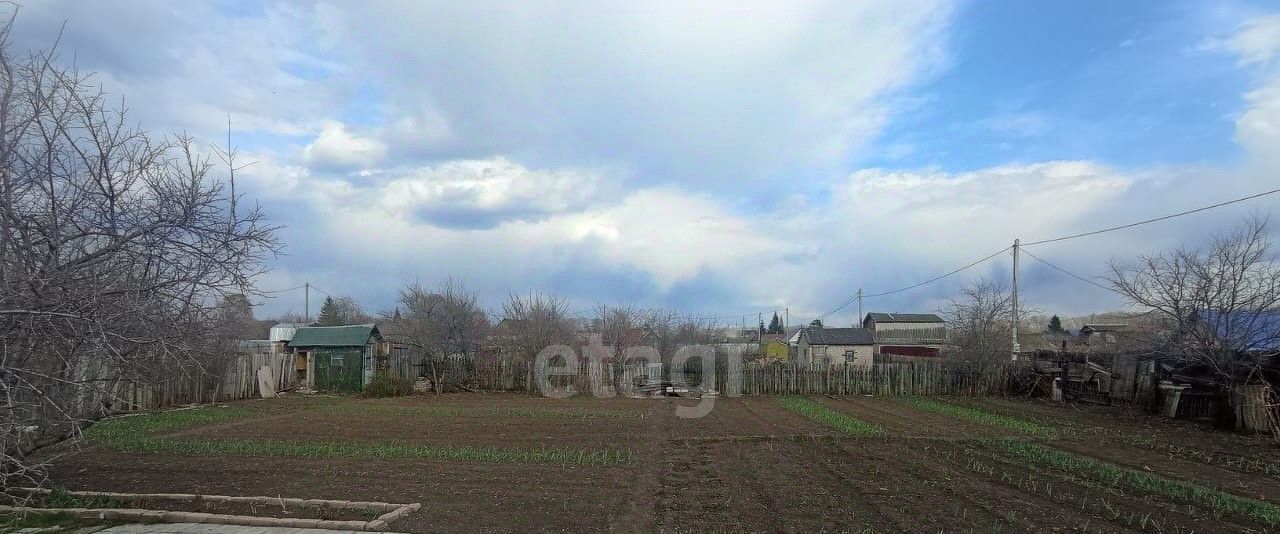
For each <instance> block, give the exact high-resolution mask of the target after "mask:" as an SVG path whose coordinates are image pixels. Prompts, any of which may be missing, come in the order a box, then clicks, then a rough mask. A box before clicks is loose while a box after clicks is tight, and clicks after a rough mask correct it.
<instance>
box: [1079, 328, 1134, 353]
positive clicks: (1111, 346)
mask: <svg viewBox="0 0 1280 534" xmlns="http://www.w3.org/2000/svg"><path fill="white" fill-rule="evenodd" d="M1128 327H1129V325H1127V324H1124V323H1092V324H1086V325H1084V326H1082V327H1080V339H1081V341H1083V342H1084V343H1085V344H1086V345H1088V346H1089V351H1090V352H1108V351H1112V350H1117V349H1119V348H1120V347H1121V345H1123V344H1124V343H1123V342H1124V341H1125V337H1126V336H1125V334H1126V330H1127V329H1128Z"/></svg>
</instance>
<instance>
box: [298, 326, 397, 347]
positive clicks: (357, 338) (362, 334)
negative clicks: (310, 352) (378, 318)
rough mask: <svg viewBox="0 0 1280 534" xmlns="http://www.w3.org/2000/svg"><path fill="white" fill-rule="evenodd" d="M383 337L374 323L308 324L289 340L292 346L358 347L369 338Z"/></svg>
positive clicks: (367, 341)
mask: <svg viewBox="0 0 1280 534" xmlns="http://www.w3.org/2000/svg"><path fill="white" fill-rule="evenodd" d="M370 337H374V338H378V339H381V338H382V333H381V332H379V331H378V327H377V326H375V325H372V324H359V325H350V326H308V327H304V328H299V329H298V330H297V332H295V333H294V334H293V339H292V340H291V341H289V346H290V347H358V346H363V345H365V344H367V343H369V338H370Z"/></svg>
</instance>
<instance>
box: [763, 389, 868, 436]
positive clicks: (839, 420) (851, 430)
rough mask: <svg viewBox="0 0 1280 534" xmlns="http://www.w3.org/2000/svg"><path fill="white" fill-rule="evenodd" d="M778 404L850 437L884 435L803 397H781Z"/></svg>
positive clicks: (859, 421)
mask: <svg viewBox="0 0 1280 534" xmlns="http://www.w3.org/2000/svg"><path fill="white" fill-rule="evenodd" d="M778 403H779V404H781V405H782V407H783V408H786V409H788V410H791V411H793V412H796V413H798V414H800V415H803V416H805V417H808V418H809V419H813V420H814V421H817V422H819V423H822V424H824V425H827V426H829V427H832V428H835V429H836V430H839V431H841V432H844V433H845V434H849V435H852V436H876V435H880V434H882V433H884V430H883V429H881V428H880V427H878V426H875V425H873V424H870V423H868V422H866V421H862V420H860V419H856V418H854V417H850V416H849V415H848V414H846V413H843V412H839V411H836V410H832V409H831V408H828V407H826V406H823V405H821V404H818V403H816V402H814V401H811V400H809V399H806V398H804V397H782V398H780V399H778Z"/></svg>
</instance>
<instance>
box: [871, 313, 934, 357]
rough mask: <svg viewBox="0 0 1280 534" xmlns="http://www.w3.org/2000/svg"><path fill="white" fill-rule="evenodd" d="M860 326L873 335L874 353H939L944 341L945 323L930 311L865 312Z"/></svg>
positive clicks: (898, 354) (918, 354) (922, 354)
mask: <svg viewBox="0 0 1280 534" xmlns="http://www.w3.org/2000/svg"><path fill="white" fill-rule="evenodd" d="M862 327H863V328H866V329H867V330H869V331H871V335H872V336H873V337H874V338H875V353H876V354H884V355H896V356H925V357H932V356H939V355H940V354H941V353H942V347H943V345H945V344H946V342H947V323H946V321H943V320H942V318H941V317H939V316H937V315H936V314H932V313H879V312H872V313H868V314H867V315H866V317H864V318H863V319H862Z"/></svg>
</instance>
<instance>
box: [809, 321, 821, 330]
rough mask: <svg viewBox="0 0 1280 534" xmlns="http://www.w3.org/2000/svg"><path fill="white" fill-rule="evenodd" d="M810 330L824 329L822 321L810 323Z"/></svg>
mask: <svg viewBox="0 0 1280 534" xmlns="http://www.w3.org/2000/svg"><path fill="white" fill-rule="evenodd" d="M809 328H822V319H814V320H813V321H811V322H809Z"/></svg>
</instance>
